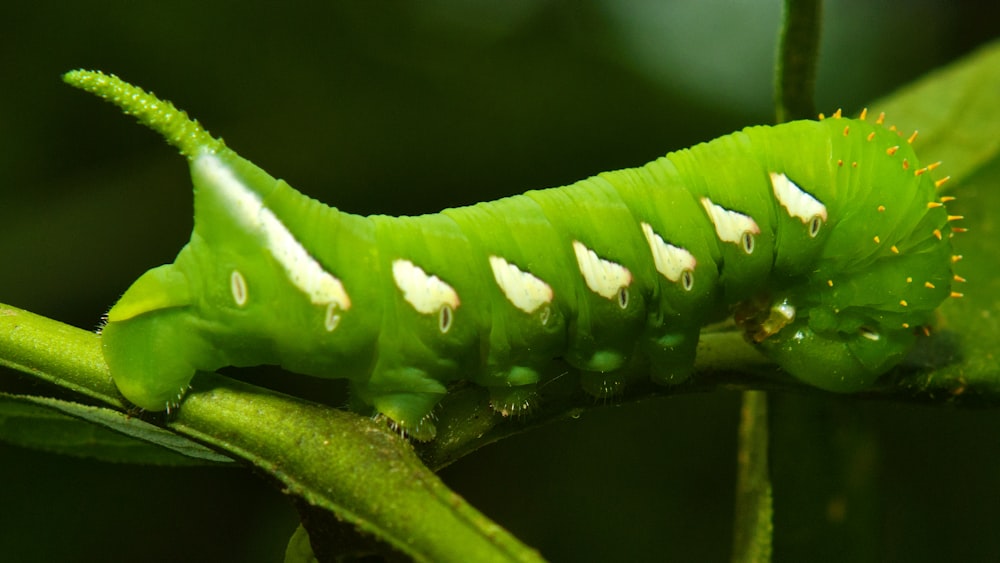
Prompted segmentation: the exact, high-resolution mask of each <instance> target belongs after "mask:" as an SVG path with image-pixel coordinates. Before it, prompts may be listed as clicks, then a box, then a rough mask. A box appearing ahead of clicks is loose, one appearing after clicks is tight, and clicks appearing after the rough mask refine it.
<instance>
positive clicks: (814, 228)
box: [809, 215, 823, 238]
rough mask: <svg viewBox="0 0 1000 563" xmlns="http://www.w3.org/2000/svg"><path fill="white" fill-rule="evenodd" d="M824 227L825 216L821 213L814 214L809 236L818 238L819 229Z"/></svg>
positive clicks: (810, 222) (810, 223)
mask: <svg viewBox="0 0 1000 563" xmlns="http://www.w3.org/2000/svg"><path fill="white" fill-rule="evenodd" d="M822 227H823V218H822V217H820V216H819V215H816V216H814V217H813V218H812V220H811V221H809V236H810V237H812V238H816V235H818V234H819V230H820V229H821V228H822Z"/></svg>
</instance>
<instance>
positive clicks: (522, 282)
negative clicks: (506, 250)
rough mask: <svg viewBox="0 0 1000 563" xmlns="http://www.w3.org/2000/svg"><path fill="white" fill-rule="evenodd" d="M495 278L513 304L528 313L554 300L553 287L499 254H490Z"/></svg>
mask: <svg viewBox="0 0 1000 563" xmlns="http://www.w3.org/2000/svg"><path fill="white" fill-rule="evenodd" d="M490 268H491V269H492V270H493V279H495V280H496V282H497V285H498V286H500V291H502V292H503V294H504V296H505V297H507V301H510V303H511V305H513V306H515V307H517V308H518V309H520V310H522V311H524V312H525V313H528V314H529V315H530V314H531V313H534V312H535V311H537V310H538V308H539V307H541V306H542V305H545V304H547V303H551V302H552V297H553V294H552V288H551V287H550V286H549V284H547V283H545V282H543V281H542V280H540V279H538V278H537V277H535V276H533V275H532V274H530V273H528V272H525V271H523V270H521V269H520V268H518V267H517V266H515V265H513V264H511V263H510V262H507V261H506V260H504V259H503V258H501V257H499V256H490Z"/></svg>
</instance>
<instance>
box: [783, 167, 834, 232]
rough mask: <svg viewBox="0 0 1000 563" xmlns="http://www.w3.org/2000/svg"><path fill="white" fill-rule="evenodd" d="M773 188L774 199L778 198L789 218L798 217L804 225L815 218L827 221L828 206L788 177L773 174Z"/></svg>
mask: <svg viewBox="0 0 1000 563" xmlns="http://www.w3.org/2000/svg"><path fill="white" fill-rule="evenodd" d="M771 187H773V188H774V197H776V198H778V202H780V203H781V205H782V207H784V208H785V210H786V211H787V212H788V215H789V216H791V217H798V218H799V219H800V220H801V221H802V222H803V223H809V222H810V221H812V219H813V218H814V217H819V218H820V219H822V220H823V221H826V206H825V205H823V204H822V203H820V201H819V200H818V199H816V198H814V197H813V196H811V195H809V194H808V193H806V192H805V191H804V190H803V189H802V188H800V187H799V186H798V185H796V183H795V182H793V181H791V180H789V179H788V176H786V175H784V174H778V173H777V172H771Z"/></svg>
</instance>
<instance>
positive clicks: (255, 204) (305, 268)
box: [194, 153, 351, 326]
mask: <svg viewBox="0 0 1000 563" xmlns="http://www.w3.org/2000/svg"><path fill="white" fill-rule="evenodd" d="M194 166H195V168H197V169H198V172H199V173H201V174H203V175H204V176H205V177H207V178H208V180H209V181H210V183H211V185H212V187H213V188H215V189H216V190H218V192H219V194H220V195H221V196H222V197H223V198H224V199H226V200H227V201H228V202H229V204H230V208H231V209H233V210H235V212H236V213H238V215H239V219H240V221H241V222H242V223H243V225H244V226H245V227H246V228H247V229H250V230H253V231H258V232H260V233H261V234H263V235H264V239H265V241H266V242H265V247H266V248H267V251H268V252H269V253H270V254H271V256H272V257H274V259H275V260H277V261H278V263H279V264H281V267H282V268H283V269H284V270H285V275H286V276H287V277H288V280H289V281H290V282H292V284H293V285H295V287H297V288H299V290H300V291H302V292H303V293H305V294H306V295H307V296H308V297H309V300H310V301H311V302H312V303H313V304H314V305H335V306H336V307H337V308H338V309H340V310H347V309H350V308H351V299H350V297H348V295H347V292H346V291H345V290H344V285H343V284H342V283H341V282H340V280H339V279H337V278H335V277H333V276H332V275H330V274H329V273H328V272H327V271H326V270H324V269H323V267H322V266H320V264H319V262H317V261H316V259H314V258H313V257H312V256H310V255H309V252H308V251H306V249H305V248H303V246H302V245H301V244H300V243H299V241H297V240H296V239H295V236H294V235H292V233H291V232H290V231H289V230H288V228H287V227H285V225H284V223H282V222H281V220H280V219H278V218H277V217H276V216H275V215H274V213H273V212H272V211H271V210H270V209H268V208H266V207H264V204H263V203H262V202H261V199H260V196H258V195H257V194H255V193H254V192H253V191H251V190H250V189H248V188H247V187H246V186H244V185H243V183H242V182H240V180H239V179H238V178H236V176H235V175H234V174H233V172H232V170H230V169H229V167H228V166H226V165H225V164H224V163H223V162H222V161H221V160H220V159H219V157H217V156H216V155H214V154H211V153H202V154H200V155H198V157H197V158H196V159H195V161H194ZM241 277H242V276H241ZM234 295H235V293H234ZM329 324H330V323H329V322H327V326H329Z"/></svg>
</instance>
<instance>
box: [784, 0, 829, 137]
mask: <svg viewBox="0 0 1000 563" xmlns="http://www.w3.org/2000/svg"><path fill="white" fill-rule="evenodd" d="M822 13H823V3H822V2H821V1H820V0H785V13H784V17H783V18H782V26H781V35H780V39H779V45H778V60H777V68H776V69H775V70H776V72H775V81H774V88H775V105H776V113H777V116H776V117H777V123H784V122H786V121H792V120H795V119H813V118H815V117H816V104H815V100H814V92H815V89H816V61H817V60H818V58H819V38H820V31H821V30H820V27H821V26H820V21H821V16H822Z"/></svg>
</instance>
